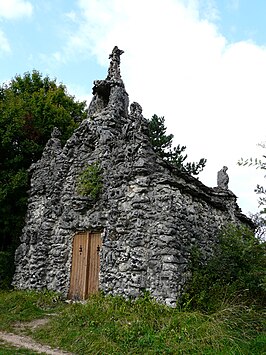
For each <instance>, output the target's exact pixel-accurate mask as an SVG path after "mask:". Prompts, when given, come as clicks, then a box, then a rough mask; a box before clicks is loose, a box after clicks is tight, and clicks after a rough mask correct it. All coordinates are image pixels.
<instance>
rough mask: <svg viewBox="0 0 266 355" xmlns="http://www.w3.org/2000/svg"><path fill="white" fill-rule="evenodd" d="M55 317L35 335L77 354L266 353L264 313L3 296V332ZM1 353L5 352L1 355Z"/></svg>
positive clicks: (0, 325)
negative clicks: (51, 314) (35, 319)
mask: <svg viewBox="0 0 266 355" xmlns="http://www.w3.org/2000/svg"><path fill="white" fill-rule="evenodd" d="M49 313H57V316H56V317H52V319H51V322H50V323H49V324H48V325H46V326H44V327H42V328H39V329H37V330H34V331H32V332H31V335H32V336H33V337H34V338H35V339H36V340H39V341H41V342H44V343H48V344H49V345H51V346H55V347H60V348H62V349H65V350H68V351H71V352H73V353H75V354H82V355H83V354H101V355H102V354H204V355H205V354H215V355H216V354H225V355H228V354H253V355H255V354H259V355H261V354H264V353H265V354H266V329H265V314H263V313H262V311H256V310H254V309H251V308H247V307H243V306H237V305H230V306H225V305H224V307H223V308H221V309H220V310H219V311H216V312H215V313H212V314H203V313H201V312H199V311H190V312H186V311H184V310H179V309H170V308H167V307H165V306H162V305H158V304H156V303H154V302H152V301H151V300H150V299H149V298H148V297H146V298H142V299H139V300H138V301H135V302H133V301H125V300H124V299H121V298H119V297H104V296H102V295H99V296H94V297H91V298H90V299H89V300H88V301H87V302H86V304H80V303H79V304H77V303H76V304H64V303H62V302H61V301H60V300H59V299H58V297H56V295H54V294H52V293H48V292H46V293H35V292H21V291H19V292H17V291H16V292H2V293H0V329H2V330H9V331H10V330H12V324H14V322H16V321H29V320H31V319H34V318H41V317H44V316H45V315H47V314H49ZM0 354H1V352H0Z"/></svg>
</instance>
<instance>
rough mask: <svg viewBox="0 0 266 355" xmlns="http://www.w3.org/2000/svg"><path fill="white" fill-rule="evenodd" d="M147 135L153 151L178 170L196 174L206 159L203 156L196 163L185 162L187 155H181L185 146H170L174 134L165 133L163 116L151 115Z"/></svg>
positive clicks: (201, 168)
mask: <svg viewBox="0 0 266 355" xmlns="http://www.w3.org/2000/svg"><path fill="white" fill-rule="evenodd" d="M149 136H150V141H151V143H152V146H153V149H154V151H155V152H156V153H158V154H159V155H160V156H161V158H162V159H164V160H165V161H167V162H169V163H170V164H173V165H174V166H176V167H177V168H178V169H179V170H182V171H186V172H188V173H189V174H192V175H198V174H199V173H200V172H201V171H202V170H203V168H204V167H205V165H206V162H207V160H206V159H204V158H202V159H200V161H199V162H198V163H195V162H193V163H190V162H189V163H188V162H185V160H186V159H187V155H186V154H184V155H183V153H184V151H185V150H186V146H181V145H178V146H176V147H172V144H173V138H174V136H173V134H166V127H165V119H164V117H158V116H157V115H153V116H152V118H151V120H150V121H149Z"/></svg>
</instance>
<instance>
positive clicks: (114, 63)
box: [106, 46, 124, 80]
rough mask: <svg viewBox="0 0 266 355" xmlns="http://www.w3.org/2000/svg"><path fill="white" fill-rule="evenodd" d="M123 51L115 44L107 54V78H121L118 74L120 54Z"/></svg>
mask: <svg viewBox="0 0 266 355" xmlns="http://www.w3.org/2000/svg"><path fill="white" fill-rule="evenodd" d="M123 53H124V51H122V50H121V49H119V48H118V47H117V46H115V47H114V49H113V50H112V53H111V54H110V55H109V59H111V61H110V66H109V69H108V75H107V78H106V79H107V80H112V79H113V80H119V79H121V75H120V56H121V54H123Z"/></svg>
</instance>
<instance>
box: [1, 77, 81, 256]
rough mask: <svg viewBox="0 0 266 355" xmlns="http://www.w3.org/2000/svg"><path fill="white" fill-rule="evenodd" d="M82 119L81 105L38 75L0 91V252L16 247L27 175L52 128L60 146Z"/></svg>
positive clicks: (12, 82) (23, 210)
mask: <svg viewBox="0 0 266 355" xmlns="http://www.w3.org/2000/svg"><path fill="white" fill-rule="evenodd" d="M85 117H86V108H85V102H77V101H75V98H74V97H72V96H70V95H69V94H68V93H67V90H66V87H65V86H64V85H63V84H57V82H56V80H51V79H49V77H48V76H46V77H43V76H42V75H41V74H40V73H39V72H38V71H33V72H32V73H29V72H28V73H25V74H24V75H23V76H20V75H17V76H16V77H15V78H14V79H12V80H11V81H10V82H8V83H6V84H3V85H2V86H1V87H0V230H1V232H0V233H1V237H0V251H1V250H2V251H3V250H6V249H7V248H9V247H10V246H13V247H15V246H16V242H17V240H18V236H19V235H20V233H21V229H22V227H23V224H24V217H25V212H26V206H27V190H28V188H29V176H28V170H27V169H28V168H29V167H30V165H31V164H32V163H33V162H35V161H36V160H38V159H39V158H40V156H41V153H42V151H43V148H44V146H45V144H46V142H47V140H48V139H49V138H50V135H51V132H52V130H53V128H54V127H55V126H56V127H58V128H59V129H60V131H61V132H62V141H63V142H64V141H66V139H68V138H69V137H70V135H71V134H72V132H73V130H74V129H75V128H76V127H77V126H78V124H79V122H80V121H81V120H82V119H84V118H85Z"/></svg>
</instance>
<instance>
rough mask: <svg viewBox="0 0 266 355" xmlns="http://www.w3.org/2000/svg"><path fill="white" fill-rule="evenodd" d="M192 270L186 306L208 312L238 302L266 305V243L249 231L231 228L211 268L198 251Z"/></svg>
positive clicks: (209, 263)
mask: <svg viewBox="0 0 266 355" xmlns="http://www.w3.org/2000/svg"><path fill="white" fill-rule="evenodd" d="M191 268H192V279H191V282H190V285H189V286H188V290H187V293H186V294H185V295H184V297H183V299H182V302H183V304H189V306H190V307H192V308H195V307H197V308H200V309H202V310H205V311H206V310H207V311H214V310H217V308H219V306H220V305H221V304H222V303H223V302H225V300H226V299H227V300H230V299H231V300H232V299H234V298H238V299H239V300H242V301H245V302H248V303H254V302H255V303H257V304H258V305H260V306H263V305H265V301H266V242H260V241H259V240H258V239H257V238H256V237H255V236H254V234H253V233H252V232H251V231H250V230H249V229H246V228H236V227H234V226H230V227H228V228H227V229H226V230H224V231H223V232H221V234H220V236H219V242H218V244H217V245H216V247H215V248H214V254H213V257H212V258H211V259H210V260H209V261H208V262H207V264H206V262H204V260H203V259H202V256H201V253H200V252H199V250H198V249H197V250H196V252H195V251H194V253H193V258H192V267H191Z"/></svg>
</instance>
